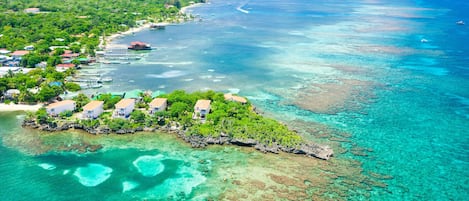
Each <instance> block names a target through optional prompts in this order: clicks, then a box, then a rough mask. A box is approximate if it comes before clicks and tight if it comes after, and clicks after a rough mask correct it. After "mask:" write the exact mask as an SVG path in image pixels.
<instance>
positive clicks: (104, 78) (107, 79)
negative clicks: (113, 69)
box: [101, 77, 112, 82]
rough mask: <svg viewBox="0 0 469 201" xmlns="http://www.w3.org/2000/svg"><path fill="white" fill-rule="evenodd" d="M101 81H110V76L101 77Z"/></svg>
mask: <svg viewBox="0 0 469 201" xmlns="http://www.w3.org/2000/svg"><path fill="white" fill-rule="evenodd" d="M101 81H102V82H112V78H110V77H103V79H101Z"/></svg>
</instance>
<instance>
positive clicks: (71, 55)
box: [60, 53, 80, 57]
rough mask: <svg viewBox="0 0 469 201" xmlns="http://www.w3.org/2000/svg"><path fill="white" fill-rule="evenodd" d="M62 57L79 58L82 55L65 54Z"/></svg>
mask: <svg viewBox="0 0 469 201" xmlns="http://www.w3.org/2000/svg"><path fill="white" fill-rule="evenodd" d="M60 56H61V57H78V56H80V54H78V53H64V54H62V55H60Z"/></svg>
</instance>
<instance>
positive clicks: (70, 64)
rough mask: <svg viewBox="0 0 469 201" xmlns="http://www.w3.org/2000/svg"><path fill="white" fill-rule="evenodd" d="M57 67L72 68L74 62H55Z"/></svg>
mask: <svg viewBox="0 0 469 201" xmlns="http://www.w3.org/2000/svg"><path fill="white" fill-rule="evenodd" d="M57 67H58V68H73V67H75V64H72V63H69V64H57Z"/></svg>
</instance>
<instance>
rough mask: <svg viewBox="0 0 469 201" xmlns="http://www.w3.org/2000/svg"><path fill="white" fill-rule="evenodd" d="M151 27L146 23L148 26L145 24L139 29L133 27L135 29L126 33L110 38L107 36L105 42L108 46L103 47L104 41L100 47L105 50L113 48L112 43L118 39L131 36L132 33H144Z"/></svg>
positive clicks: (113, 35) (116, 34)
mask: <svg viewBox="0 0 469 201" xmlns="http://www.w3.org/2000/svg"><path fill="white" fill-rule="evenodd" d="M150 25H151V23H146V24H143V25H141V26H139V27H133V28H130V29H129V30H127V31H124V32H120V33H115V34H112V35H110V36H106V37H105V41H106V44H105V45H103V44H102V43H103V41H101V42H100V46H101V47H103V48H104V49H108V48H111V46H110V45H111V42H112V40H114V39H116V38H118V37H122V36H126V35H130V34H132V33H136V32H139V31H143V30H145V29H149V28H150Z"/></svg>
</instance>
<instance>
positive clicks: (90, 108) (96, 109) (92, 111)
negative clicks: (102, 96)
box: [83, 101, 104, 119]
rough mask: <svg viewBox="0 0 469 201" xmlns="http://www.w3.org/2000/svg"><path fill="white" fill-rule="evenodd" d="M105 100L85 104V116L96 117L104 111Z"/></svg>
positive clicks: (88, 117)
mask: <svg viewBox="0 0 469 201" xmlns="http://www.w3.org/2000/svg"><path fill="white" fill-rule="evenodd" d="M103 105H104V101H91V102H89V103H88V104H86V105H85V106H83V118H87V119H95V118H98V116H99V115H101V114H102V113H103V112H104V109H103Z"/></svg>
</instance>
